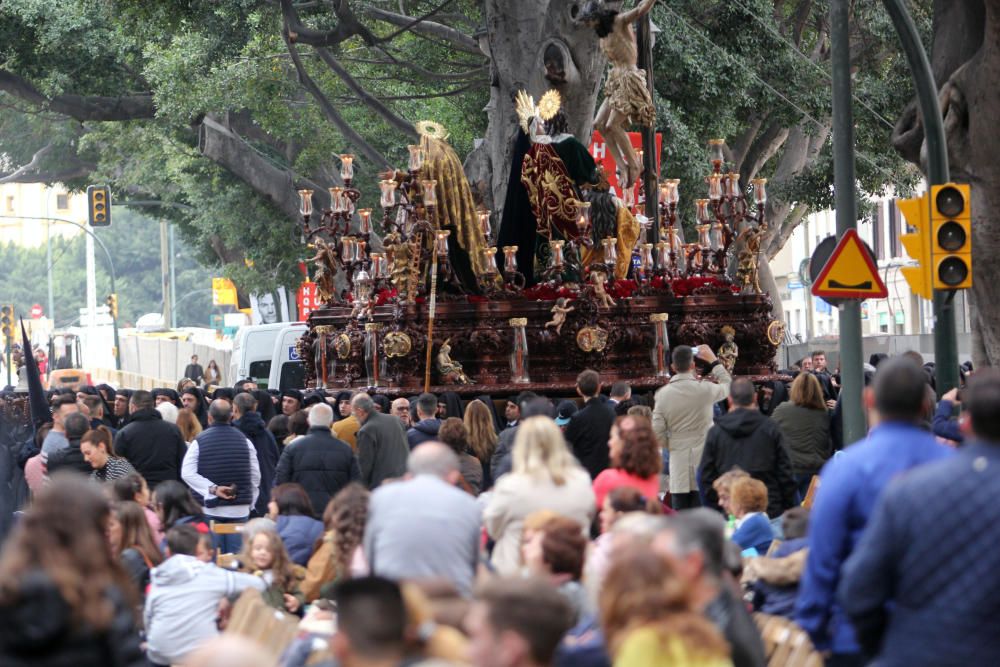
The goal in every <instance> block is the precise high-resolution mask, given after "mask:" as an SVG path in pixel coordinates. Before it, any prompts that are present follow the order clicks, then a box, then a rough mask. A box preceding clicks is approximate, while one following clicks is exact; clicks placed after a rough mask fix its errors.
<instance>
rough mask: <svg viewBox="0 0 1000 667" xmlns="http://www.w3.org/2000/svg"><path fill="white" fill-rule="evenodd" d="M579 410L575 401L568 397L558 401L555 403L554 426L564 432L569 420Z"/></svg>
mask: <svg viewBox="0 0 1000 667" xmlns="http://www.w3.org/2000/svg"><path fill="white" fill-rule="evenodd" d="M579 411H580V408H579V406H577V404H576V401H571V400H569V399H566V400H563V401H559V404H558V405H556V416H555V420H556V426H558V427H559V428H561V429H562V430H563V433H565V432H566V427H567V426H569V422H570V420H571V419H572V418H573V415H575V414H576V413H577V412H579Z"/></svg>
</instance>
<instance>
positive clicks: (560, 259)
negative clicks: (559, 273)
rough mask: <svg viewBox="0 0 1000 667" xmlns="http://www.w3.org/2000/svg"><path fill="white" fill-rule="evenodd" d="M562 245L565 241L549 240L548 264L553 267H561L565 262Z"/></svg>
mask: <svg viewBox="0 0 1000 667" xmlns="http://www.w3.org/2000/svg"><path fill="white" fill-rule="evenodd" d="M564 245H566V242H565V241H549V252H550V253H551V258H550V259H549V266H551V267H552V268H553V269H561V268H563V266H564V265H565V264H566V258H565V257H564V256H563V246H564Z"/></svg>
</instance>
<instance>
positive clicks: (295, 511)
mask: <svg viewBox="0 0 1000 667" xmlns="http://www.w3.org/2000/svg"><path fill="white" fill-rule="evenodd" d="M267 510H268V511H267V516H268V517H269V518H271V519H273V520H274V522H275V524H276V525H277V527H278V535H280V536H281V541H282V542H284V543H285V549H287V550H288V556H289V558H291V560H292V562H293V563H295V564H296V565H302V566H305V565H306V563H308V562H309V558H310V557H311V556H312V554H313V547H315V546H316V541H317V540H319V538H320V537H321V536H322V535H323V522H322V521H319V520H317V519H316V513H315V512H314V511H313V505H312V502H310V500H309V495H308V494H307V493H306V490H305V489H303V488H302V486H301V485H300V484H294V483H292V484H279V485H278V486H276V487H274V490H273V492H272V493H271V500H270V502H269V503H268V505H267Z"/></svg>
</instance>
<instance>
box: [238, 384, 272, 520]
mask: <svg viewBox="0 0 1000 667" xmlns="http://www.w3.org/2000/svg"><path fill="white" fill-rule="evenodd" d="M233 426H235V427H236V428H238V429H239V430H240V432H241V433H243V435H245V436H246V438H247V440H249V441H250V442H251V443H253V448H254V449H255V450H256V451H257V467H259V468H260V493H259V494H258V495H257V503H256V504H255V505H254V510H253V514H254V516H264V515H265V514H267V513H268V502H269V501H270V500H271V489H272V487H274V478H275V475H276V468H277V466H278V443H276V442H275V441H274V436H273V435H271V432H270V431H268V430H267V426H266V425H265V424H264V418H263V417H261V415H260V413H259V412H257V399H256V398H254V396H253V395H252V394H248V393H246V392H242V393H239V394H236V398H234V399H233Z"/></svg>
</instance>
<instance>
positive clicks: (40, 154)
mask: <svg viewBox="0 0 1000 667" xmlns="http://www.w3.org/2000/svg"><path fill="white" fill-rule="evenodd" d="M52 148H53V146H52V144H51V143H49V144H45V145H44V146H42V147H41V148H39V149H38V150H37V151H35V154H34V155H32V156H31V160H30V161H29V162H28V164H26V165H23V166H21V167H19V168H18V169H15V170H14V171H12V172H11V173H10V174H8V175H6V176H3V175H0V183H17V182H19V181H18V179H19V178H21V177H22V176H24V175H25V174H28V173H30V172H33V171H35V170H36V169H37V168H38V165H39V163H40V162H41V161H42V159H43V158H44V157H45V156H46V155H48V154H49V153H51V152H52Z"/></svg>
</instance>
